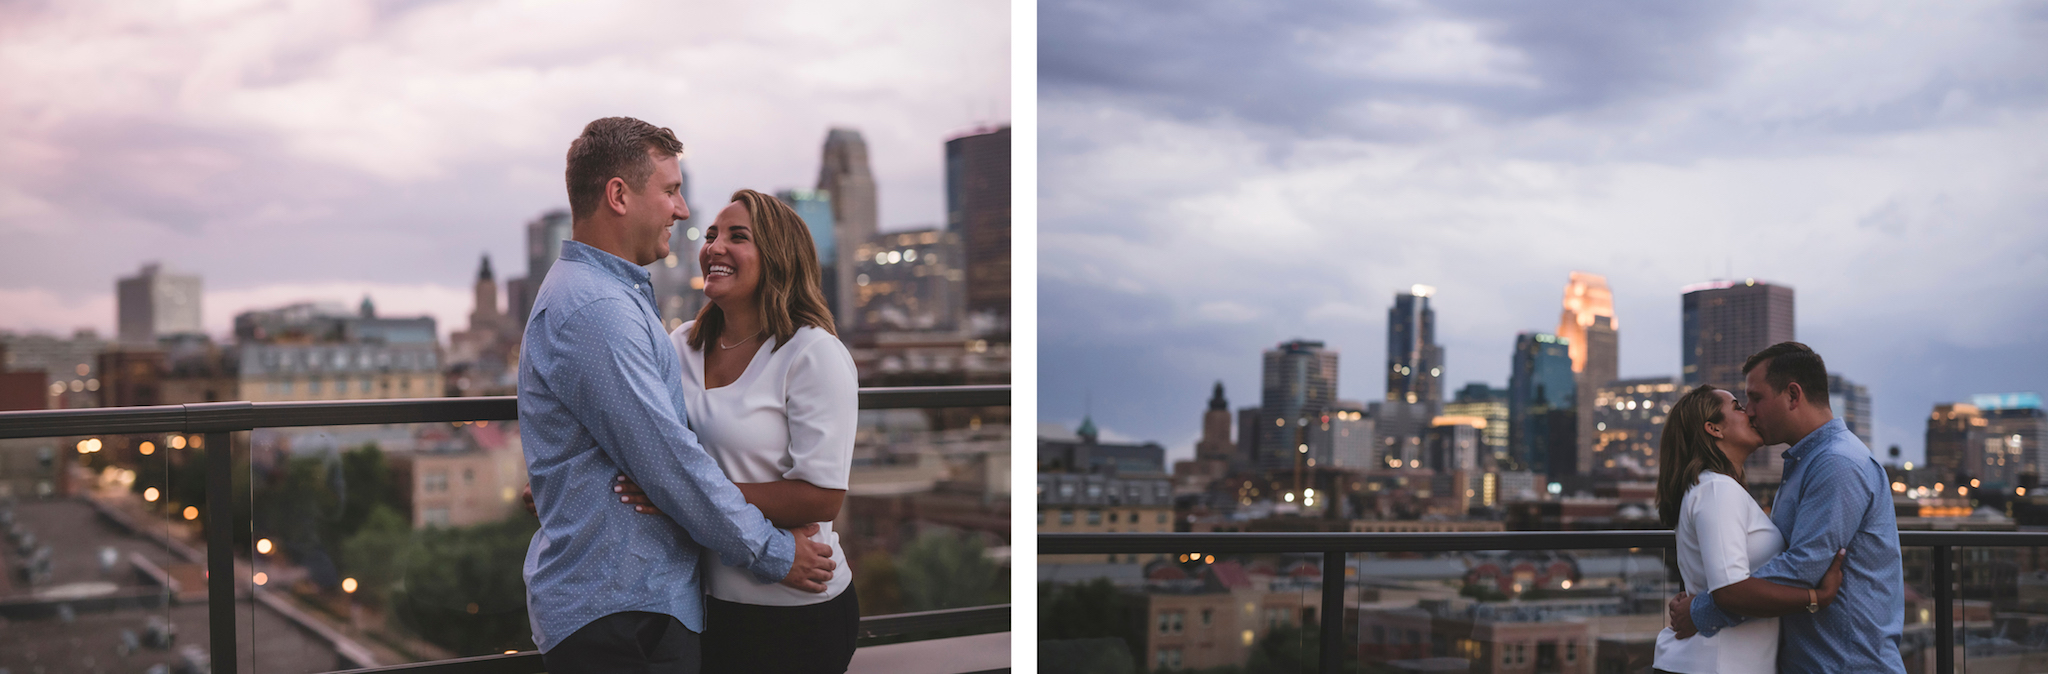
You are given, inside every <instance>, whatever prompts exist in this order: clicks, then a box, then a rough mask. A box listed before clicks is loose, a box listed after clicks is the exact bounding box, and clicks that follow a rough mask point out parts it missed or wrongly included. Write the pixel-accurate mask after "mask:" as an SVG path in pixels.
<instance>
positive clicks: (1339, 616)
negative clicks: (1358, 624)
mask: <svg viewBox="0 0 2048 674" xmlns="http://www.w3.org/2000/svg"><path fill="white" fill-rule="evenodd" d="M1321 617H1322V621H1323V622H1322V630H1323V631H1322V635H1323V636H1322V643H1323V649H1322V650H1323V652H1322V666H1321V667H1319V668H1318V669H1317V671H1320V672H1322V673H1323V674H1337V672H1340V671H1343V670H1344V553H1342V552H1325V553H1323V610H1322V613H1321Z"/></svg>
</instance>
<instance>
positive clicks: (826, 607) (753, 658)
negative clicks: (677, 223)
mask: <svg viewBox="0 0 2048 674" xmlns="http://www.w3.org/2000/svg"><path fill="white" fill-rule="evenodd" d="M816 251H817V247H816V245H815V244H813V243H812V241H811V235H810V230H809V228H808V227H806V226H805V225H804V222H803V220H802V219H801V218H799V217H797V214H796V213H795V212H794V211H792V210H790V208H789V206H787V205H785V204H783V203H782V202H781V201H780V200H778V199H776V198H774V197H770V196H768V195H765V194H762V193H760V192H756V191H753V190H740V191H739V192H736V193H734V194H733V196H732V203H730V204H728V205H727V206H726V207H725V210H723V211H720V212H719V214H718V218H717V219H716V220H714V221H713V222H712V223H711V226H710V227H709V228H707V229H706V230H705V232H704V245H703V246H702V248H700V249H699V250H698V253H697V262H698V264H699V268H700V269H702V270H703V271H704V294H705V295H706V296H708V297H709V298H710V299H711V302H710V304H708V305H706V306H705V307H704V309H703V311H701V312H699V313H698V314H697V319H696V320H694V321H690V322H688V323H684V324H682V325H681V326H679V327H677V328H676V330H675V331H674V332H673V333H670V335H669V336H670V338H671V339H672V340H674V342H675V346H676V352H677V355H678V356H680V357H681V358H682V362H683V402H684V405H685V407H686V408H687V409H688V411H689V420H690V427H691V430H693V431H695V432H696V433H697V439H698V441H700V442H701V443H703V445H704V450H705V451H706V452H708V453H710V454H711V457H712V458H713V459H716V460H717V461H718V465H719V467H720V468H723V469H724V470H725V474H726V477H729V478H731V479H732V481H733V483H734V484H736V485H737V486H738V487H739V488H740V491H741V492H742V493H744V494H745V495H746V498H747V502H748V503H751V504H753V505H754V506H755V507H757V508H760V509H761V514H763V515H766V516H767V517H768V519H769V520H770V521H773V522H774V523H775V525H776V526H778V527H783V528H787V529H801V528H803V527H805V526H806V525H810V524H813V523H815V524H816V527H817V529H816V532H815V533H813V534H812V535H811V539H812V540H815V541H818V542H820V543H825V544H827V545H830V546H832V561H833V562H836V563H837V564H838V566H837V569H836V570H835V571H834V572H833V575H832V580H831V582H829V583H826V589H825V592H824V593H822V594H818V593H811V592H803V591H799V590H796V589H793V588H789V587H786V586H783V585H777V584H768V585H763V584H761V583H757V582H755V581H754V579H753V577H752V576H750V575H748V573H747V572H746V571H745V570H744V569H736V568H732V567H727V566H722V565H715V564H708V565H705V568H706V569H707V570H708V571H707V573H706V574H705V579H706V580H705V590H706V591H707V592H708V593H709V594H710V597H709V599H708V600H707V601H706V602H705V626H704V640H703V645H704V649H703V653H704V667H703V671H706V672H843V671H846V666H847V663H848V661H850V660H851V659H852V658H853V647H854V633H855V631H856V630H857V629H858V628H859V624H860V604H859V600H858V599H857V598H856V597H855V596H854V591H853V574H852V570H851V569H850V568H849V567H848V566H847V564H846V553H845V551H844V550H842V549H841V548H840V546H839V536H838V534H837V533H836V532H834V531H833V530H832V519H833V518H834V517H837V516H838V514H839V506H840V503H841V501H842V500H843V499H844V498H845V496H846V479H847V472H848V471H849V470H851V468H852V465H853V434H854V428H855V426H856V425H857V424H858V414H859V410H858V407H859V384H858V381H857V379H856V375H855V372H854V367H853V358H852V356H850V355H849V354H848V353H847V352H846V347H845V346H844V345H842V344H840V343H839V338H838V337H837V336H835V334H834V332H833V326H832V314H831V312H830V311H829V310H828V309H827V308H826V304H825V296H824V293H823V292H822V291H821V290H820V285H821V284H820V278H821V272H820V269H821V268H820V265H819V264H818V256H817V252H816ZM620 479H621V481H622V482H621V485H620V490H619V491H620V492H621V493H623V494H625V495H626V498H625V499H624V500H625V502H627V503H630V504H633V506H634V507H635V508H636V509H638V510H640V511H641V512H646V513H655V512H658V511H656V510H655V509H654V507H653V505H652V504H650V503H648V502H647V500H646V497H645V496H644V495H642V494H641V493H640V490H639V488H638V487H637V486H635V485H632V484H631V483H630V482H626V481H624V477H623V476H621V478H620ZM798 533H799V534H802V533H804V532H803V531H799V532H798Z"/></svg>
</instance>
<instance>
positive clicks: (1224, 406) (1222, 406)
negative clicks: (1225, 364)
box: [1209, 379, 1230, 412]
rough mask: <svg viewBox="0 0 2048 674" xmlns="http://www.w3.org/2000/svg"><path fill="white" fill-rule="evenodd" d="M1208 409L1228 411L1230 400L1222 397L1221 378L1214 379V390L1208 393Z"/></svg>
mask: <svg viewBox="0 0 2048 674" xmlns="http://www.w3.org/2000/svg"><path fill="white" fill-rule="evenodd" d="M1209 409H1211V410H1220V411H1226V412H1227V411H1229V410H1230V401H1228V400H1224V399H1223V380H1221V379H1218V380H1216V392H1215V393H1212V394H1210V395H1209Z"/></svg>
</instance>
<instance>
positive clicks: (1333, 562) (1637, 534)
mask: <svg viewBox="0 0 2048 674" xmlns="http://www.w3.org/2000/svg"><path fill="white" fill-rule="evenodd" d="M1675 542H1676V538H1675V537H1674V535H1673V534H1672V532H1670V531H1662V530H1638V531H1504V532H1490V531H1489V532H1417V533H1257V532H1254V533H1172V534H1168V533H1151V534H1141V533H1118V534H1040V535H1039V536H1038V554H1041V555H1069V554H1109V553H1117V554H1129V553H1143V554H1175V553H1185V552H1188V551H1190V550H1200V551H1202V552H1204V553H1211V552H1215V553H1321V554H1322V556H1323V564H1322V572H1323V578H1322V601H1323V604H1322V605H1323V606H1324V607H1325V609H1324V610H1322V611H1320V612H1319V614H1318V616H1317V617H1318V620H1319V622H1320V624H1319V628H1320V635H1321V639H1320V645H1321V652H1320V653H1319V654H1318V655H1319V663H1320V665H1319V667H1318V671H1320V672H1324V673H1325V674H1335V673H1336V672H1340V671H1342V669H1343V666H1344V659H1345V658H1344V612H1343V611H1341V610H1338V611H1332V610H1328V608H1327V607H1331V606H1342V605H1343V603H1344V586H1345V576H1344V569H1345V563H1344V555H1346V554H1350V553H1367V552H1381V553H1385V552H1473V551H1482V550H1590V549H1619V548H1664V549H1670V548H1672V547H1673V546H1674V544H1675ZM1899 546H1900V547H1901V548H1907V547H1926V548H1933V549H1934V558H1933V564H1932V566H1931V568H1930V571H1931V576H1932V577H1931V578H1930V581H1931V584H1932V586H1933V588H1934V597H1933V599H1934V643H1935V656H1934V657H1935V671H1936V672H1937V673H1938V674H1953V673H1954V672H1955V671H1956V668H1955V629H1954V628H1955V615H1954V599H1955V578H1956V575H1955V569H1954V568H1953V567H1954V564H1955V555H1954V550H1955V548H1960V547H2048V532H2011V531H1901V532H1899Z"/></svg>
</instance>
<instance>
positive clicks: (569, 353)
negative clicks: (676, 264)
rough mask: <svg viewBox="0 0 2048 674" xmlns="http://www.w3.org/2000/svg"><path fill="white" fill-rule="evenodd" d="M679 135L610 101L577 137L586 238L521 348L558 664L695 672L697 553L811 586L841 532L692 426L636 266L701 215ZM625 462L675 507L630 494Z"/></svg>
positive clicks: (577, 194) (539, 577) (569, 253)
mask: <svg viewBox="0 0 2048 674" xmlns="http://www.w3.org/2000/svg"><path fill="white" fill-rule="evenodd" d="M681 151H682V144H681V143H680V142H679V141H677V140H676V138H675V135H674V134H673V133H671V132H670V131H669V130H668V129H664V128H658V127H655V126H653V125H650V124H647V123H646V122H642V121H639V120H635V119H629V118H623V117H613V118H607V119H600V120H597V121H595V122H591V123H590V125H589V126H588V127H585V128H584V130H583V135H582V136H581V137H579V138H577V139H576V141H575V143H573V144H572V145H570V148H569V158H568V164H569V168H568V171H567V179H568V183H569V203H570V210H571V212H572V217H573V218H574V224H573V234H572V236H573V237H574V240H571V241H564V242H563V243H562V257H561V259H560V260H559V261H557V262H556V263H555V264H554V266H553V267H552V268H550V269H549V270H548V274H547V278H546V280H545V281H544V282H543V283H542V284H541V287H540V291H539V293H538V296H537V297H535V299H534V305H533V313H532V314H531V316H530V317H529V318H528V320H527V326H526V335H525V342H524V344H523V345H522V346H521V348H520V362H519V430H520V438H521V440H522V441H523V442H524V444H525V449H526V467H527V471H528V473H529V477H530V478H531V481H532V484H531V486H532V490H533V501H534V506H535V507H536V509H537V510H538V514H539V515H540V520H541V527H540V531H539V532H538V533H537V534H535V535H534V539H533V543H532V544H531V545H530V546H529V547H528V548H527V553H526V589H527V609H528V611H529V613H530V615H531V617H532V623H533V632H534V641H535V642H536V643H537V644H539V646H540V649H541V652H542V653H543V654H544V658H545V660H546V664H547V668H548V671H550V672H623V671H633V672H657V671H658V672H696V671H697V667H698V662H697V658H698V642H697V639H698V634H700V633H702V632H703V631H704V608H703V595H702V589H701V587H700V585H699V580H698V579H699V570H698V558H699V556H700V553H701V551H702V550H703V549H705V548H708V549H710V550H711V551H712V552H714V553H716V554H717V560H716V562H717V563H723V564H726V565H730V566H736V567H742V568H745V569H747V570H748V571H750V572H752V574H753V576H754V578H755V579H757V580H759V581H760V582H762V583H776V582H781V583H784V584H787V585H790V586H792V587H797V588H800V589H806V590H810V591H813V592H818V591H823V590H824V587H825V586H824V584H823V582H824V581H825V580H829V579H830V578H831V577H832V573H831V572H832V569H833V566H834V563H833V562H832V560H831V559H830V558H829V556H830V555H831V548H829V547H826V546H824V545H822V544H819V543H815V542H812V541H810V540H808V539H806V538H804V537H803V536H792V535H791V534H790V533H789V532H786V531H781V530H778V529H776V528H775V526H774V525H773V524H770V523H769V521H768V520H767V518H765V517H763V516H762V515H761V512H760V510H759V509H757V508H755V507H754V506H752V505H748V504H747V502H746V500H745V499H744V498H743V497H742V496H741V494H740V491H739V488H737V487H734V486H733V485H732V482H731V481H730V480H728V479H727V478H726V477H725V473H724V472H723V471H722V470H720V469H719V467H718V464H717V463H716V462H715V461H713V460H712V459H711V457H710V456H709V455H707V454H705V452H704V449H703V448H702V447H701V446H699V445H698V444H697V439H696V436H695V435H694V434H692V433H691V432H690V430H689V428H688V427H687V425H686V421H685V418H684V416H685V413H684V407H683V393H682V387H681V384H682V369H681V363H680V362H679V361H678V360H677V359H676V352H675V348H674V346H672V345H671V343H670V341H669V338H668V333H667V331H666V330H663V329H662V325H661V321H660V319H659V318H658V315H657V314H656V312H655V310H654V295H653V290H652V288H650V287H649V284H648V273H647V270H645V269H642V268H641V266H642V265H646V264H650V263H653V262H654V261H656V260H659V259H661V258H663V257H666V256H667V255H668V227H669V225H670V224H671V223H673V222H674V221H675V220H680V219H685V218H688V217H689V216H690V211H689V206H688V205H687V204H684V203H683V199H682V196H681V194H680V191H681V186H682V173H681V170H680V167H679V166H678V165H677V155H678V154H679V153H680V152H681ZM621 473H623V474H625V475H627V476H629V477H631V478H632V480H633V481H634V482H636V483H638V484H639V485H640V487H641V488H642V489H643V490H645V491H646V494H647V498H648V499H649V500H651V501H653V502H654V505H655V506H657V507H659V508H660V509H661V512H663V513H665V514H666V515H667V516H666V517H647V516H644V515H640V514H638V513H635V512H634V511H633V509H632V508H624V507H620V506H619V497H618V496H617V495H615V494H614V493H613V478H614V476H616V475H619V474H621Z"/></svg>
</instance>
